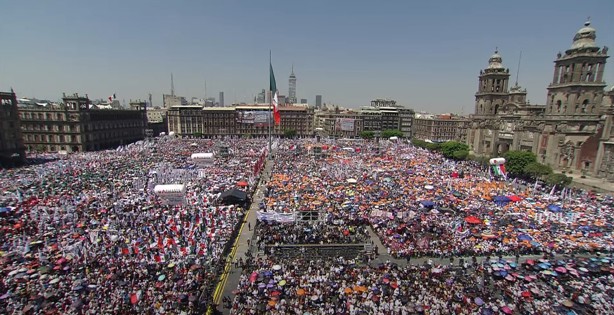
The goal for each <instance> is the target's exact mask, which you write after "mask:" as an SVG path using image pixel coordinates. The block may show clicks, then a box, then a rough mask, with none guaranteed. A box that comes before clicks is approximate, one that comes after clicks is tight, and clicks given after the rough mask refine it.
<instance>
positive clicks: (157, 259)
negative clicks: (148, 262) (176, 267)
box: [154, 255, 162, 263]
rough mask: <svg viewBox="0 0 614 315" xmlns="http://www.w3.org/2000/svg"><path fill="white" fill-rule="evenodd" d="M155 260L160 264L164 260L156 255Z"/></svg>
mask: <svg viewBox="0 0 614 315" xmlns="http://www.w3.org/2000/svg"><path fill="white" fill-rule="evenodd" d="M154 260H155V261H156V262H157V263H159V262H161V261H162V258H160V255H154Z"/></svg>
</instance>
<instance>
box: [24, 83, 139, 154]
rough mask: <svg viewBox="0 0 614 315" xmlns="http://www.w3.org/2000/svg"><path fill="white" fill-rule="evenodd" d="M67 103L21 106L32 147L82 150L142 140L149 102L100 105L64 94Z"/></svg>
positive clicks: (32, 148) (37, 148)
mask: <svg viewBox="0 0 614 315" xmlns="http://www.w3.org/2000/svg"><path fill="white" fill-rule="evenodd" d="M63 101H64V102H63V104H59V105H47V106H38V105H30V106H24V107H20V108H19V116H20V118H21V121H22V124H21V131H22V134H23V141H24V144H25V145H26V147H27V150H28V151H47V152H58V151H65V152H79V151H94V150H102V149H109V148H114V147H117V146H119V145H125V144H128V143H131V142H135V141H138V140H142V139H143V138H144V136H145V127H146V123H147V117H146V108H145V106H137V107H133V108H132V109H129V110H128V109H97V108H95V107H92V106H91V103H90V100H89V98H88V97H87V95H86V96H85V97H82V96H79V95H78V94H74V95H69V96H67V95H64V97H63Z"/></svg>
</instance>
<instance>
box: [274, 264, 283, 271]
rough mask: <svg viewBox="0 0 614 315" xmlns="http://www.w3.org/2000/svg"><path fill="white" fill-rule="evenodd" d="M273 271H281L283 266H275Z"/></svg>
mask: <svg viewBox="0 0 614 315" xmlns="http://www.w3.org/2000/svg"><path fill="white" fill-rule="evenodd" d="M273 270H281V266H280V265H273Z"/></svg>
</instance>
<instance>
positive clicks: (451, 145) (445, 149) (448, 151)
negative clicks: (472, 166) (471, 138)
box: [439, 141, 469, 159]
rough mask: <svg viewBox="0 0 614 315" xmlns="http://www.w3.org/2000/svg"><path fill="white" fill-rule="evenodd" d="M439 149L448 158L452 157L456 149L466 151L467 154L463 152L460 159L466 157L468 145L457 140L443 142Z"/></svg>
mask: <svg viewBox="0 0 614 315" xmlns="http://www.w3.org/2000/svg"><path fill="white" fill-rule="evenodd" d="M439 150H440V151H441V154H443V156H445V157H447V158H449V159H453V158H454V152H456V151H467V154H465V155H464V157H463V158H462V159H464V158H466V157H467V155H468V154H469V146H468V145H466V144H464V143H461V142H458V141H448V142H444V143H442V144H441V146H440V147H439ZM462 155H463V154H459V156H462Z"/></svg>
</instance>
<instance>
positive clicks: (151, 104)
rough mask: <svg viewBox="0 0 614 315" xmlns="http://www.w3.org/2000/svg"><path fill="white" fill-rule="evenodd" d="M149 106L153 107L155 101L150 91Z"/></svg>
mask: <svg viewBox="0 0 614 315" xmlns="http://www.w3.org/2000/svg"><path fill="white" fill-rule="evenodd" d="M149 107H151V108H153V102H152V101H151V93H149Z"/></svg>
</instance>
